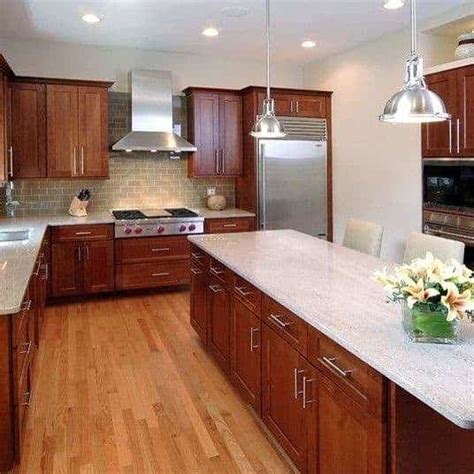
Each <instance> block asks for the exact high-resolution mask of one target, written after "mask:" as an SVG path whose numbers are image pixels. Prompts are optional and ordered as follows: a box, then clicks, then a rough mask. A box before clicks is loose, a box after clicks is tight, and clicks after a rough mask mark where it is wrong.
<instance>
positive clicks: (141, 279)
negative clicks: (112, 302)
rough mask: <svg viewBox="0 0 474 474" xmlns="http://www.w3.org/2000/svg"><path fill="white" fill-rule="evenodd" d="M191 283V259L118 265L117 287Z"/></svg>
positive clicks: (129, 287)
mask: <svg viewBox="0 0 474 474" xmlns="http://www.w3.org/2000/svg"><path fill="white" fill-rule="evenodd" d="M187 283H189V261H184V260H183V261H181V260H178V261H175V262H146V263H131V264H127V265H117V266H116V267H115V287H116V289H122V290H126V289H133V288H155V287H159V286H172V285H184V284H187Z"/></svg>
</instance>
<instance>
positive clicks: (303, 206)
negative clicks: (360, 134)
mask: <svg viewBox="0 0 474 474" xmlns="http://www.w3.org/2000/svg"><path fill="white" fill-rule="evenodd" d="M258 147H259V192H260V199H259V202H260V228H262V229H295V230H299V231H301V232H304V233H306V234H310V235H313V236H319V237H324V238H325V237H326V236H327V227H328V225H327V142H326V141H325V140H321V141H314V140H312V141H309V140H260V141H259V143H258Z"/></svg>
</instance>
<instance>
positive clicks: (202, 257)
mask: <svg viewBox="0 0 474 474" xmlns="http://www.w3.org/2000/svg"><path fill="white" fill-rule="evenodd" d="M191 261H192V263H193V264H194V265H197V266H199V267H201V268H207V267H208V265H209V255H207V253H206V252H204V251H202V250H201V249H200V248H199V247H196V246H195V245H191Z"/></svg>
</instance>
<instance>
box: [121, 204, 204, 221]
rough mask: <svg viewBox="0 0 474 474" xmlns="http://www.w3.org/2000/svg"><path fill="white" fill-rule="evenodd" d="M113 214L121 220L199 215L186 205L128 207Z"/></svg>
mask: <svg viewBox="0 0 474 474" xmlns="http://www.w3.org/2000/svg"><path fill="white" fill-rule="evenodd" d="M112 214H113V215H114V217H115V218H116V219H119V220H127V221H128V220H138V219H161V218H166V217H199V215H198V214H196V213H195V212H194V211H190V210H189V209H186V208H185V207H177V208H168V209H127V210H123V211H122V210H117V211H112Z"/></svg>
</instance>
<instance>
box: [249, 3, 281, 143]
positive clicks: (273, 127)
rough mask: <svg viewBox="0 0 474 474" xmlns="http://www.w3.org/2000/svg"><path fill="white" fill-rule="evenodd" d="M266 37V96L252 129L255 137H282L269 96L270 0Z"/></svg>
mask: <svg viewBox="0 0 474 474" xmlns="http://www.w3.org/2000/svg"><path fill="white" fill-rule="evenodd" d="M266 39H267V96H266V98H265V100H264V101H263V115H261V116H260V117H257V122H256V123H255V125H254V127H253V130H252V131H251V132H250V135H252V136H253V137H255V138H282V137H284V136H286V133H285V130H284V129H283V126H282V125H281V123H280V122H279V121H278V119H277V118H276V117H275V102H274V100H273V99H272V98H271V96H270V0H266Z"/></svg>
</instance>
